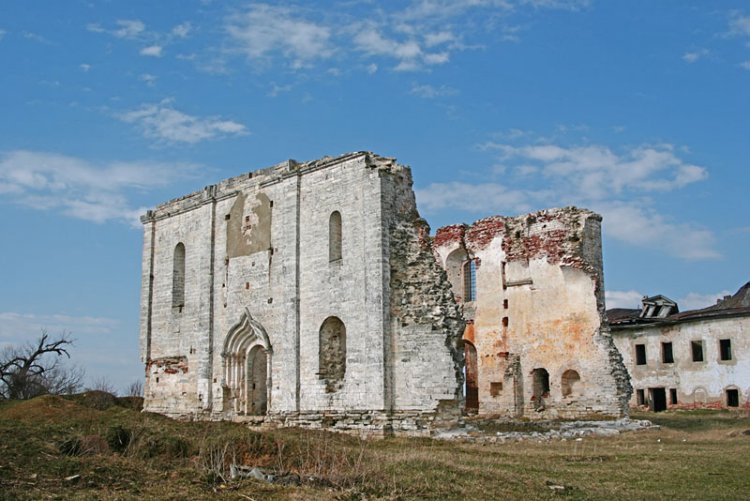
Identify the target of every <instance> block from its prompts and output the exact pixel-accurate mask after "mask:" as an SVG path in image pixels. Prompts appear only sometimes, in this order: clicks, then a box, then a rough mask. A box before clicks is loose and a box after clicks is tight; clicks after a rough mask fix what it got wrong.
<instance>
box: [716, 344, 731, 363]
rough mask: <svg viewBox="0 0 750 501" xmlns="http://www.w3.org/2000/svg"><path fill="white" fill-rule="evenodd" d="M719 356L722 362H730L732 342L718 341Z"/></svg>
mask: <svg viewBox="0 0 750 501" xmlns="http://www.w3.org/2000/svg"><path fill="white" fill-rule="evenodd" d="M719 356H720V357H721V359H722V360H732V341H731V340H730V339H719Z"/></svg>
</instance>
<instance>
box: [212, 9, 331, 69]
mask: <svg viewBox="0 0 750 501" xmlns="http://www.w3.org/2000/svg"><path fill="white" fill-rule="evenodd" d="M226 30H227V33H228V34H229V35H230V37H231V38H232V40H233V42H234V43H235V47H236V50H238V51H240V52H241V53H242V54H244V55H245V56H246V57H247V58H249V59H253V60H261V59H264V58H268V57H270V56H272V55H274V54H276V53H280V54H282V55H283V56H284V57H285V58H287V59H289V60H290V61H291V66H292V67H293V68H301V67H305V66H309V65H310V64H311V63H312V62H314V61H315V60H317V59H326V58H329V57H331V56H332V55H333V53H334V45H333V44H332V43H331V29H330V28H329V27H327V26H325V25H322V24H318V23H315V22H313V21H309V20H307V19H304V18H302V17H301V16H300V15H299V13H298V12H295V11H292V9H289V8H286V7H276V6H272V5H268V4H254V5H251V6H250V7H249V8H248V9H247V10H246V11H245V12H242V13H238V14H234V15H233V16H231V17H230V18H229V20H228V24H227V26H226Z"/></svg>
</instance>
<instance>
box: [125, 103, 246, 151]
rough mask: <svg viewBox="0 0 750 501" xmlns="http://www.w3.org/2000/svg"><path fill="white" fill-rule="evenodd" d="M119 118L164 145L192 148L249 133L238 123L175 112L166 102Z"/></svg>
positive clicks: (145, 106)
mask: <svg viewBox="0 0 750 501" xmlns="http://www.w3.org/2000/svg"><path fill="white" fill-rule="evenodd" d="M118 118H119V119H120V120H122V121H123V122H126V123H132V124H136V125H137V126H138V127H139V128H140V129H141V131H142V132H143V134H144V135H145V136H146V137H148V138H151V139H156V140H158V141H160V142H164V143H189V144H194V143H198V142H200V141H205V140H207V139H214V138H218V137H226V136H237V135H244V134H247V133H248V131H247V128H246V127H245V126H244V125H243V124H241V123H239V122H234V121H232V120H225V119H222V118H218V117H205V118H201V117H194V116H191V115H188V114H186V113H183V112H181V111H178V110H175V109H174V108H172V107H171V106H170V101H169V100H164V101H162V102H161V103H159V104H144V105H143V106H141V107H140V108H138V109H136V110H133V111H129V112H126V113H122V114H120V115H118Z"/></svg>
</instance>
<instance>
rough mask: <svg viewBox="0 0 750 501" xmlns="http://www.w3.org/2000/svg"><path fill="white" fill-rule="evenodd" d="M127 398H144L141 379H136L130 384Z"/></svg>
mask: <svg viewBox="0 0 750 501" xmlns="http://www.w3.org/2000/svg"><path fill="white" fill-rule="evenodd" d="M127 396H128V397H142V396H143V381H142V380H140V379H136V380H135V381H133V382H132V383H130V386H128V389H127Z"/></svg>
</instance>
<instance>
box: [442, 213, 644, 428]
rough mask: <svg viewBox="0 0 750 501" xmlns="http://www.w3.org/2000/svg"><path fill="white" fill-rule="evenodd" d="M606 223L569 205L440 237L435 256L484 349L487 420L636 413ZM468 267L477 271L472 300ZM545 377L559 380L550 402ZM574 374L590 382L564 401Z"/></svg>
mask: <svg viewBox="0 0 750 501" xmlns="http://www.w3.org/2000/svg"><path fill="white" fill-rule="evenodd" d="M600 224H601V218H600V217H599V216H598V215H596V214H594V213H592V212H590V211H586V210H581V209H576V208H572V207H569V208H564V209H553V210H545V211H540V212H537V213H533V214H528V215H525V216H520V217H515V218H506V217H500V216H494V217H491V218H486V219H483V220H480V221H477V222H476V223H474V224H473V225H470V226H466V225H453V226H449V227H446V228H441V229H440V230H438V232H437V234H436V236H435V252H436V254H437V256H438V259H439V261H440V262H441V263H442V264H443V265H444V266H445V267H446V271H447V274H448V277H449V279H450V281H451V284H452V286H453V291H454V294H455V296H456V298H457V300H458V301H461V302H463V313H464V316H465V317H466V319H467V321H469V322H470V324H471V326H470V328H469V329H467V330H466V333H465V335H464V339H465V340H466V341H468V342H471V343H472V344H473V345H474V346H475V347H476V351H477V358H478V360H477V365H478V388H479V391H478V400H479V408H478V411H479V413H480V414H487V415H491V414H497V415H503V416H514V417H521V416H524V417H527V418H539V419H546V418H550V417H563V418H576V417H582V416H587V415H601V416H621V415H624V414H625V413H626V412H627V405H626V403H627V401H628V399H629V397H630V390H631V389H630V385H629V383H628V375H627V371H626V370H625V367H624V365H623V364H622V359H621V357H620V355H619V353H618V352H617V350H616V348H615V346H614V344H613V342H612V339H611V336H610V334H609V331H608V329H607V326H606V322H605V321H604V301H603V282H602V260H601V236H600V232H601V229H600ZM467 259H474V260H475V263H476V291H477V293H476V299H475V300H474V301H470V302H467V301H465V296H466V291H465V290H464V288H465V273H466V270H465V269H464V268H463V266H462V265H463V263H464V262H465V261H466V260H467ZM537 369H544V370H546V371H547V373H548V376H549V391H548V392H543V394H542V395H540V394H538V393H542V392H540V391H539V389H538V388H539V381H538V380H535V376H534V374H535V372H534V371H535V370H537ZM566 371H576V372H577V374H578V375H579V377H580V379H579V380H578V381H577V382H575V384H573V385H572V388H571V389H572V391H570V392H569V394H565V395H564V394H563V374H564V373H566ZM568 374H570V373H568ZM568 386H571V385H568ZM567 391H568V390H567V389H566V392H567Z"/></svg>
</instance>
